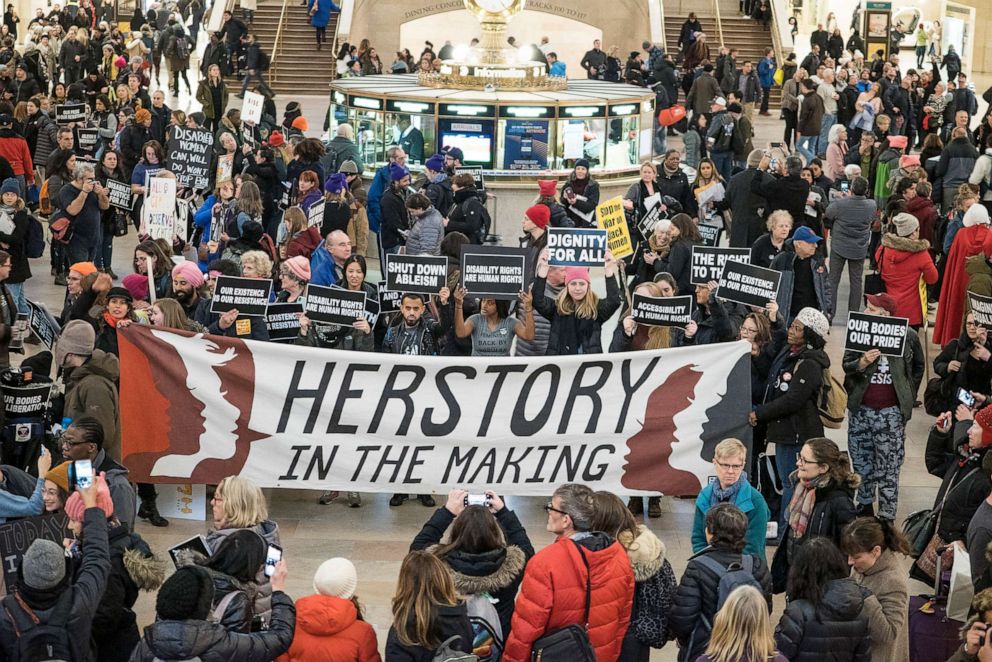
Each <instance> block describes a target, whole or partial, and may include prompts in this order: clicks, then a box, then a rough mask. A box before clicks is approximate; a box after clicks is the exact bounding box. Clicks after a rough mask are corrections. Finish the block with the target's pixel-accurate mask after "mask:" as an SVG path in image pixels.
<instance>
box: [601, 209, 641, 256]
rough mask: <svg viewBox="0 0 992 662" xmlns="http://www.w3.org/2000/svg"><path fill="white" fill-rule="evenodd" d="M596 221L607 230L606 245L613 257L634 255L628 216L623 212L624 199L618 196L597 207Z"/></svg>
mask: <svg viewBox="0 0 992 662" xmlns="http://www.w3.org/2000/svg"><path fill="white" fill-rule="evenodd" d="M596 220H597V224H598V225H599V227H601V228H602V229H604V230H606V245H607V246H608V247H609V249H610V253H612V254H613V257H615V258H617V259H620V258H624V257H627V256H628V255H633V254H634V246H633V244H632V243H631V241H630V230H629V229H628V228H627V216H626V215H625V214H624V212H623V197H621V196H619V195H618V196H617V197H615V198H610V199H609V200H607V201H606V202H604V203H602V204H600V205H597V206H596Z"/></svg>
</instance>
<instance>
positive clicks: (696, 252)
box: [689, 244, 751, 285]
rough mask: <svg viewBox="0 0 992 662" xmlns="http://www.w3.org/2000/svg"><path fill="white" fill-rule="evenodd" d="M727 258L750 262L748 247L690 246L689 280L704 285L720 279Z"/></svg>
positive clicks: (694, 283)
mask: <svg viewBox="0 0 992 662" xmlns="http://www.w3.org/2000/svg"><path fill="white" fill-rule="evenodd" d="M727 260H737V261H739V262H746V263H749V264H750V262H751V249H750V248H717V247H715V246H700V245H699V244H696V245H694V246H693V247H692V273H691V274H690V276H689V282H690V283H692V284H693V285H705V284H706V283H708V282H710V281H711V280H720V274H721V273H723V264H724V263H725V262H726V261H727Z"/></svg>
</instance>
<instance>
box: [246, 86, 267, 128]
mask: <svg viewBox="0 0 992 662" xmlns="http://www.w3.org/2000/svg"><path fill="white" fill-rule="evenodd" d="M264 102H265V97H263V96H262V95H261V94H259V93H257V92H245V100H244V102H243V103H242V104H241V120H242V121H243V122H253V123H255V124H258V123H259V122H261V121H262V104H263V103H264Z"/></svg>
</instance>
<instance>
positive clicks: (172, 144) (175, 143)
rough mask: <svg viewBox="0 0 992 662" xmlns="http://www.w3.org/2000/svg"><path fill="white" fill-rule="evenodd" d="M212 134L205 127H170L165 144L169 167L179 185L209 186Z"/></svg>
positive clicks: (192, 186)
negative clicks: (170, 133) (169, 134)
mask: <svg viewBox="0 0 992 662" xmlns="http://www.w3.org/2000/svg"><path fill="white" fill-rule="evenodd" d="M213 146H214V135H213V134H212V133H211V132H210V131H207V130H205V129H187V128H186V127H182V126H174V127H172V135H171V136H170V137H169V144H168V145H167V146H166V149H167V150H168V151H167V158H168V160H169V161H168V162H169V169H170V170H172V172H173V173H175V175H176V180H177V181H178V182H179V185H180V186H185V187H187V188H195V189H205V188H207V187H208V186H210V160H211V158H212V156H213V151H212V150H213Z"/></svg>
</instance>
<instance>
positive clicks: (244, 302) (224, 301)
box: [210, 276, 272, 317]
mask: <svg viewBox="0 0 992 662" xmlns="http://www.w3.org/2000/svg"><path fill="white" fill-rule="evenodd" d="M271 291H272V281H271V280H270V279H268V278H266V279H261V278H238V277H237V276H218V277H217V285H216V286H215V287H214V298H213V299H211V300H210V312H212V313H226V312H227V311H229V310H234V309H237V311H238V315H243V316H245V317H253V316H255V317H259V316H262V315H265V311H266V309H267V308H268V307H269V294H270V292H271Z"/></svg>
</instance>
